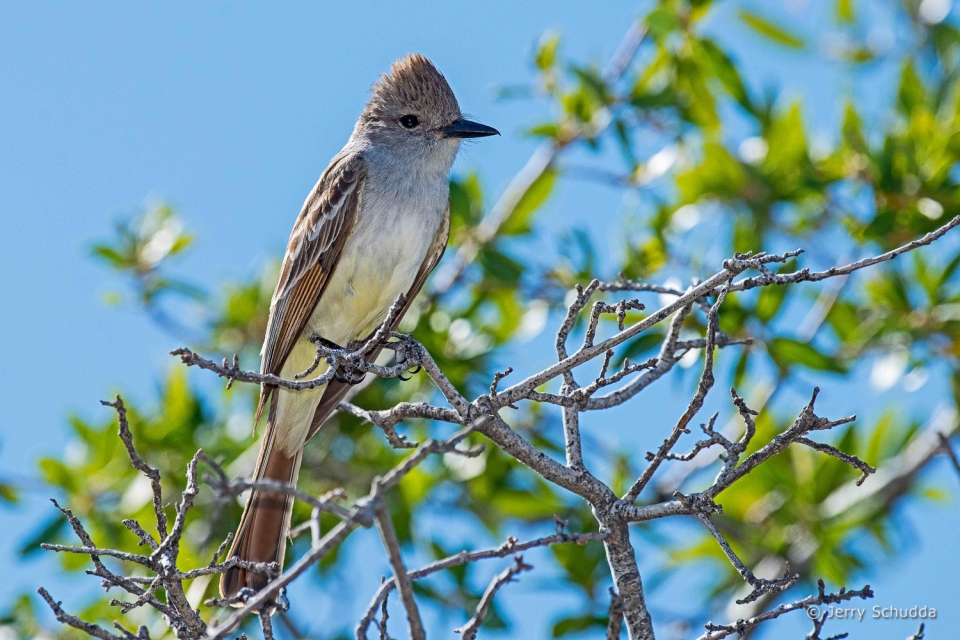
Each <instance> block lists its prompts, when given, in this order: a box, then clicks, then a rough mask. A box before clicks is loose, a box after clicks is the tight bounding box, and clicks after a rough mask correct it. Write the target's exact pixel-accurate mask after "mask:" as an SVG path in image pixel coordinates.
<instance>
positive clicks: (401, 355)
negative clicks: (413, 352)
mask: <svg viewBox="0 0 960 640" xmlns="http://www.w3.org/2000/svg"><path fill="white" fill-rule="evenodd" d="M396 354H397V356H396V357H397V364H400V365H402V364H403V363H404V362H406V361H407V349H406V348H405V346H404V347H401V348H399V349H397V350H396ZM422 368H423V367H421V366H420V365H419V364H418V365H417V366H415V367H414V368H413V369H410V370H409V371H408V372H407V373H408V374H409V375H408V376H407V377H406V378H404V377H403V374H402V373H401V374H398V375H397V378H399V379H400V380H401V381H402V382H406V381H408V380H409V379H410V378H412V377H413V376H414V374H417V373H420V370H421V369H422Z"/></svg>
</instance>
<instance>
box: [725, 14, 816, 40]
mask: <svg viewBox="0 0 960 640" xmlns="http://www.w3.org/2000/svg"><path fill="white" fill-rule="evenodd" d="M737 15H738V16H739V17H740V19H741V20H743V22H744V23H745V24H746V25H747V26H748V27H750V28H751V29H753V30H754V31H756V32H757V33H759V34H760V35H762V36H763V37H765V38H768V39H769V40H772V41H774V42H776V43H778V44H781V45H783V46H785V47H789V48H791V49H803V48H804V46H805V45H804V42H803V39H802V38H800V37H799V36H797V35H794V34H792V33H790V32H789V31H787V30H786V29H784V28H783V27H781V26H779V25H777V24H774V23H773V22H770V21H769V20H767V19H766V18H762V17H760V16H758V15H757V14H755V13H753V12H752V11H747V10H746V9H740V10H739V11H738V12H737Z"/></svg>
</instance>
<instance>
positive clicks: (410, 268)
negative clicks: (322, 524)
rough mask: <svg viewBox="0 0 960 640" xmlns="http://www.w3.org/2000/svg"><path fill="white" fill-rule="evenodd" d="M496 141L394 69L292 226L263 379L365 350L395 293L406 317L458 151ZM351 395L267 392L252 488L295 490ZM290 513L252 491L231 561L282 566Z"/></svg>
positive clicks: (442, 232) (250, 583)
mask: <svg viewBox="0 0 960 640" xmlns="http://www.w3.org/2000/svg"><path fill="white" fill-rule="evenodd" d="M497 133H498V132H497V130H496V129H493V128H491V127H488V126H486V125H482V124H478V123H476V122H471V121H470V120H466V119H464V118H463V116H462V115H461V113H460V106H459V105H458V104H457V99H456V97H454V95H453V91H452V90H451V89H450V85H448V84H447V81H446V80H445V79H444V77H443V76H442V75H441V74H440V72H439V71H437V69H436V67H434V66H433V64H432V63H431V62H430V61H429V60H427V59H426V58H424V57H423V56H420V55H408V56H407V57H405V58H403V59H402V60H398V61H397V62H395V63H394V64H393V65H392V66H391V67H390V73H389V74H387V75H384V76H382V77H381V78H380V80H379V81H378V82H377V83H376V84H375V85H374V86H373V95H372V97H371V98H370V101H369V102H368V103H367V105H366V107H365V108H364V110H363V113H361V114H360V119H359V120H357V124H356V126H355V127H354V129H353V135H352V136H350V139H349V140H348V141H347V144H346V146H345V147H344V148H343V150H341V151H340V153H338V154H337V155H336V156H335V157H334V158H333V160H332V161H331V162H330V166H328V167H327V169H326V170H325V171H324V172H323V175H321V176H320V180H319V181H318V182H317V184H316V186H315V187H314V188H313V190H312V191H311V192H310V195H309V196H307V200H306V202H305V203H304V205H303V209H302V210H301V211H300V215H299V216H298V217H297V221H296V223H295V224H294V226H293V232H292V233H291V234H290V241H289V243H288V244H287V252H286V255H285V256H284V257H283V266H282V268H281V271H280V281H279V282H278V283H277V289H276V291H275V292H274V294H273V299H272V301H271V303H270V319H269V321H268V323H267V333H266V337H265V338H264V341H263V350H262V352H261V355H262V357H263V362H262V364H261V366H260V371H261V372H262V373H272V374H275V375H279V376H280V377H282V378H285V379H287V380H292V379H293V377H294V376H295V375H296V374H297V373H299V372H301V371H304V370H306V369H307V368H308V367H309V366H310V365H311V364H312V363H313V360H314V356H315V354H316V347H315V345H314V343H313V342H311V338H314V337H315V336H319V337H321V338H323V339H325V340H326V341H329V342H332V343H336V344H338V345H342V346H347V345H349V344H350V343H352V342H354V341H356V340H363V339H366V338H368V337H369V336H371V335H372V334H373V332H374V331H376V330H377V328H379V326H380V325H381V323H382V322H383V321H384V320H385V319H386V316H387V311H388V310H389V308H390V306H391V304H392V303H393V302H394V301H395V300H396V299H397V297H398V296H399V295H400V294H401V293H402V294H405V295H406V306H405V307H404V308H403V311H406V309H407V307H409V305H410V302H411V301H412V300H413V298H414V296H416V295H417V292H418V291H420V288H421V287H422V286H423V283H424V281H425V280H426V279H427V275H428V274H429V273H430V272H431V271H432V270H433V268H434V267H435V266H436V265H437V262H439V261H440V256H442V255H443V251H444V249H445V248H446V246H447V237H448V235H449V230H450V205H449V187H448V183H447V174H448V173H449V171H450V167H451V166H452V165H453V160H454V158H455V157H456V155H457V150H458V149H459V148H460V140H461V139H462V138H479V137H482V136H489V135H494V134H497ZM402 315H403V313H401V314H400V317H402ZM398 322H399V318H398ZM394 328H395V327H394ZM322 372H323V370H322V369H321V370H320V371H318V374H320V373H322ZM348 388H349V385H348V384H346V383H345V382H339V381H333V382H330V384H328V385H326V386H325V387H317V388H314V389H309V390H305V391H290V390H285V389H271V388H269V387H263V388H262V389H261V393H260V402H259V404H258V406H257V418H259V416H260V414H261V412H262V411H263V409H264V408H265V407H266V406H267V405H268V404H269V410H268V421H267V428H266V430H265V432H264V435H263V442H262V444H261V445H260V456H259V458H258V459H257V466H256V471H255V472H254V476H253V478H254V480H279V481H281V482H285V483H289V484H291V485H295V484H296V482H297V474H298V472H299V470H300V460H301V457H302V453H303V445H304V443H306V441H307V440H308V439H309V438H310V437H311V436H312V435H313V434H314V433H316V432H317V430H318V429H319V428H320V426H321V425H322V424H323V422H324V420H326V419H327V417H328V416H329V415H330V414H331V413H333V411H334V410H335V409H336V407H337V405H338V404H339V402H340V400H341V399H342V398H343V396H344V394H345V393H346V391H347V389H348ZM292 508H293V498H292V497H290V496H282V495H277V494H276V493H268V492H260V491H256V490H254V491H251V492H250V496H249V498H248V499H247V506H246V508H245V509H244V511H243V517H242V518H241V520H240V526H239V528H238V530H237V535H236V538H234V540H233V546H232V547H231V548H230V554H229V555H230V557H232V556H239V557H240V558H242V559H243V560H247V561H251V562H279V563H281V564H282V563H283V557H284V551H285V546H286V537H287V534H288V531H289V529H290V514H291V510H292ZM266 581H267V580H266V577H265V576H264V575H263V574H260V573H255V572H252V571H246V570H244V569H241V568H236V569H231V570H230V571H227V572H226V573H224V574H223V576H222V578H221V581H220V592H221V594H222V595H223V596H224V597H231V596H234V595H236V594H237V593H238V592H239V591H240V590H241V589H243V588H244V587H251V588H253V589H255V590H256V589H260V588H262V587H263V586H264V585H265V584H266Z"/></svg>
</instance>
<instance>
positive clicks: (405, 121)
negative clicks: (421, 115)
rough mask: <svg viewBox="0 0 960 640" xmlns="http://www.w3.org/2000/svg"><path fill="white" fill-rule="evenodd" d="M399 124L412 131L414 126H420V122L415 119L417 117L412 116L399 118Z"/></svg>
mask: <svg viewBox="0 0 960 640" xmlns="http://www.w3.org/2000/svg"><path fill="white" fill-rule="evenodd" d="M400 124H402V125H403V126H404V127H405V128H407V129H413V128H414V127H415V126H417V125H418V124H420V120H419V119H418V118H417V116H414V115H409V116H403V117H402V118H400Z"/></svg>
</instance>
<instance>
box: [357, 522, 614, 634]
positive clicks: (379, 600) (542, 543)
mask: <svg viewBox="0 0 960 640" xmlns="http://www.w3.org/2000/svg"><path fill="white" fill-rule="evenodd" d="M605 538H606V534H603V533H557V534H556V535H552V536H546V537H543V538H537V539H536V540H529V541H527V542H518V541H517V539H516V538H514V537H513V536H510V537H509V538H508V539H507V541H506V542H504V543H503V544H502V545H500V546H499V547H495V548H493V549H484V550H482V551H461V552H460V553H457V554H454V555H452V556H447V557H446V558H443V559H441V560H437V561H436V562H432V563H430V564H428V565H426V566H424V567H421V568H419V569H415V570H413V571H408V572H407V575H409V576H410V579H411V580H420V579H422V578H426V577H427V576H429V575H432V574H434V573H436V572H438V571H443V570H444V569H449V568H451V567H459V566H460V565H463V564H466V563H468V562H477V561H479V560H487V559H490V558H505V557H507V556H509V555H511V554H515V553H519V552H521V551H526V550H527V549H533V548H534V547H546V546H550V545H553V544H565V543H566V544H568V543H573V544H587V543H588V542H590V541H592V540H603V539H605ZM395 588H396V582H395V581H394V579H393V578H390V579H389V580H386V581H385V582H383V583H382V584H381V585H380V589H379V590H377V593H376V594H375V595H374V596H373V600H371V601H370V605H369V606H368V607H367V612H366V614H365V615H364V617H363V618H362V619H361V620H360V623H359V624H358V625H357V629H356V636H357V639H358V640H366V638H367V627H369V626H370V623H371V622H373V619H374V617H375V616H376V612H377V608H378V607H380V606H382V605H383V603H384V602H385V601H386V599H387V596H388V595H389V594H390V592H391V591H393V590H394V589H395Z"/></svg>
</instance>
